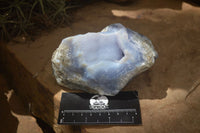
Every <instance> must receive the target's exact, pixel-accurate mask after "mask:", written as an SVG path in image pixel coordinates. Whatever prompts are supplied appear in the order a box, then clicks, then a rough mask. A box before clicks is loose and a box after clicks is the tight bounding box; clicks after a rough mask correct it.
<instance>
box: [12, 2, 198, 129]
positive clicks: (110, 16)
mask: <svg viewBox="0 0 200 133" xmlns="http://www.w3.org/2000/svg"><path fill="white" fill-rule="evenodd" d="M73 17H74V22H73V23H72V25H71V26H68V27H64V28H58V29H55V30H54V31H52V32H50V33H43V34H42V36H41V37H39V38H38V39H36V40H35V41H34V42H25V43H20V44H15V43H10V44H9V45H8V46H9V49H10V50H11V51H12V52H13V53H14V54H15V55H16V57H17V58H18V59H19V60H20V61H21V63H22V64H23V65H24V66H25V68H26V69H27V70H29V71H30V73H32V74H33V75H34V77H36V78H37V80H39V81H40V82H41V83H42V84H43V85H45V86H46V87H47V88H49V90H50V91H51V92H52V93H53V94H55V96H56V95H57V94H58V93H59V92H60V91H61V90H62V89H63V90H67V91H71V90H69V89H66V88H62V87H60V86H58V85H57V84H56V82H55V79H54V77H53V75H52V69H51V62H50V59H51V56H52V52H53V51H54V50H55V49H56V48H57V47H58V45H59V43H60V42H61V40H62V39H63V38H65V37H67V36H71V35H76V34H82V33H86V32H97V31H100V30H101V29H103V28H104V27H106V26H107V25H109V24H112V23H122V24H123V25H125V26H126V27H129V28H130V29H132V30H134V31H137V32H139V33H141V34H143V35H145V36H147V37H148V38H149V39H150V40H152V43H153V44H154V46H155V49H156V50H157V51H158V55H159V57H158V59H157V60H156V63H155V65H154V66H153V67H152V68H150V69H149V70H148V71H146V72H144V73H142V74H141V75H139V76H137V77H136V78H134V79H133V80H132V81H131V82H130V83H129V84H128V85H127V86H126V87H125V88H124V90H137V91H138V92H139V97H140V103H141V111H142V120H143V125H142V126H137V127H135V126H82V127H81V130H82V132H87V133H98V132H104V133H111V132H113V133H114V132H115V133H120V132H126V133H132V132H138V133H144V132H148V133H157V132H162V133H165V132H166V133H168V132H171V133H175V132H176V133H179V132H180V133H189V132H192V133H198V132H200V127H199V125H200V114H199V111H200V108H199V107H200V104H199V103H200V97H199V96H200V87H199V86H198V87H197V88H196V90H195V91H194V92H193V93H191V95H190V96H189V97H188V98H187V99H186V100H185V96H186V95H187V93H188V91H189V90H190V88H191V87H192V86H193V85H195V83H196V82H198V80H199V79H200V8H199V7H194V6H192V5H190V4H188V3H185V2H182V1H181V0H176V1H174V0H166V1H158V0H152V1H148V0H140V1H139V0H135V1H133V2H132V3H129V4H127V5H123V6H122V5H118V4H113V3H107V2H104V1H100V2H96V3H93V4H90V5H88V6H86V7H84V8H81V9H79V10H78V11H77V12H75V13H74V16H73ZM55 105H56V103H55Z"/></svg>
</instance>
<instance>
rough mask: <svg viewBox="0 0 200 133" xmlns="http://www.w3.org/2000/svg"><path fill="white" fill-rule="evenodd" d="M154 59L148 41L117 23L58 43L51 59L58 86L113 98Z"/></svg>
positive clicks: (151, 63) (153, 53)
mask: <svg viewBox="0 0 200 133" xmlns="http://www.w3.org/2000/svg"><path fill="white" fill-rule="evenodd" d="M155 57H157V52H156V51H155V50H154V47H153V45H152V43H151V41H150V40H149V39H148V38H147V37H145V36H143V35H141V34H138V33H137V32H134V31H132V30H130V29H128V28H125V27H124V26H123V25H121V24H112V25H109V26H107V27H106V28H104V29H103V30H102V31H101V32H97V33H86V34H83V35H82V34H81V35H76V36H72V37H67V38H65V39H63V40H62V42H61V44H60V46H59V47H58V48H57V49H56V51H55V52H54V54H53V57H52V67H53V70H54V75H55V78H56V81H57V83H58V84H60V85H61V86H65V87H68V88H71V89H81V90H84V91H87V92H90V93H98V94H100V95H116V94H117V93H118V92H119V91H120V90H121V89H122V88H123V87H124V86H125V85H126V84H127V83H128V82H129V81H130V80H131V78H133V77H134V76H135V75H137V74H139V73H141V72H143V71H145V70H147V69H148V68H150V67H151V66H152V65H153V64H154V62H155Z"/></svg>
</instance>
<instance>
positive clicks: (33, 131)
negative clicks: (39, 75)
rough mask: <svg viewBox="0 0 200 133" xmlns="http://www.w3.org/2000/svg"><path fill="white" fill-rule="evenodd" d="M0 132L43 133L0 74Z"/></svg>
mask: <svg viewBox="0 0 200 133" xmlns="http://www.w3.org/2000/svg"><path fill="white" fill-rule="evenodd" d="M0 105H1V109H0V118H1V122H0V132H1V133H43V131H42V129H41V128H40V127H39V126H38V124H37V122H36V119H35V118H34V117H33V116H31V115H30V113H29V111H28V109H27V108H26V107H24V105H23V103H22V101H21V100H20V98H19V96H17V95H16V93H15V92H14V90H13V89H11V88H10V87H9V85H8V82H7V81H6V78H5V77H4V75H3V74H1V73H0Z"/></svg>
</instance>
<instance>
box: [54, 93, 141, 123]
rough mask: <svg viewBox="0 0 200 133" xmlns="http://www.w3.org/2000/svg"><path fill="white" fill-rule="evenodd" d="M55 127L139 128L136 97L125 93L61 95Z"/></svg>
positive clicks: (139, 113) (139, 117) (138, 110)
mask: <svg viewBox="0 0 200 133" xmlns="http://www.w3.org/2000/svg"><path fill="white" fill-rule="evenodd" d="M58 124H67V125H102V124H103V125H116V124H117V125H127V124H132V125H140V124H142V120H141V112H140V104H139V100H138V93H137V91H127V92H120V93H118V94H117V95H116V96H101V95H94V94H89V93H62V97H61V102H60V111H59V117H58Z"/></svg>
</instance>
